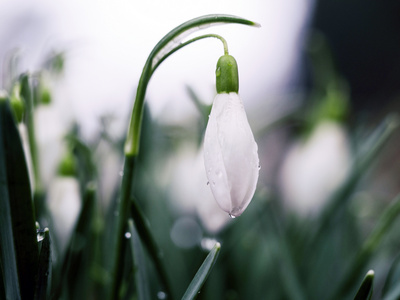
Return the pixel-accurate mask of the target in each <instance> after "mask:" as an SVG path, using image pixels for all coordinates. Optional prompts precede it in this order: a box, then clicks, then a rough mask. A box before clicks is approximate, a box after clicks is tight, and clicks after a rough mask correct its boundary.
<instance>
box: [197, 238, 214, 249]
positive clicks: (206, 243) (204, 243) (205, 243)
mask: <svg viewBox="0 0 400 300" xmlns="http://www.w3.org/2000/svg"><path fill="white" fill-rule="evenodd" d="M216 243H218V241H217V240H216V239H211V238H203V239H202V240H201V243H200V245H201V248H203V249H204V250H207V251H210V250H211V249H212V248H213V247H214V246H215V244H216Z"/></svg>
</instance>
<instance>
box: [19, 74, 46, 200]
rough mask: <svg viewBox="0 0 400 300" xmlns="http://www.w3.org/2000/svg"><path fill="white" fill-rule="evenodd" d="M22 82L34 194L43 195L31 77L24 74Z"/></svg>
mask: <svg viewBox="0 0 400 300" xmlns="http://www.w3.org/2000/svg"><path fill="white" fill-rule="evenodd" d="M20 82H21V95H22V97H23V98H24V100H25V105H26V114H25V115H26V126H27V128H28V140H29V149H30V152H31V153H30V155H31V158H32V167H33V174H34V177H35V178H34V182H35V186H34V187H32V189H33V192H34V193H39V194H41V193H42V182H41V177H40V170H39V154H38V150H37V145H36V137H35V120H34V99H33V93H32V87H31V83H30V75H29V74H28V73H24V74H22V75H21V77H20Z"/></svg>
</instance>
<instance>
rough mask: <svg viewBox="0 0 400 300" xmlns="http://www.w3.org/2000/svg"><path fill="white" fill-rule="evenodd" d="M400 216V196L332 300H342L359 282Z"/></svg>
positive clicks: (368, 240)
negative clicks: (359, 278) (357, 281)
mask: <svg viewBox="0 0 400 300" xmlns="http://www.w3.org/2000/svg"><path fill="white" fill-rule="evenodd" d="M399 215H400V195H398V196H397V197H396V198H395V199H394V200H393V201H392V203H391V204H390V205H389V206H388V207H387V208H386V209H385V211H384V212H383V213H382V215H381V216H380V218H379V220H378V222H377V224H376V226H375V228H374V229H373V230H372V232H371V234H370V235H369V237H368V238H367V240H366V241H365V242H364V244H363V246H362V248H361V249H360V251H359V253H358V254H357V256H356V258H355V259H354V260H353V262H352V263H351V265H350V266H349V269H348V270H347V272H346V273H345V274H344V276H343V277H342V278H341V281H340V284H339V287H338V289H337V290H336V292H335V294H334V296H333V297H331V298H330V299H341V298H343V296H344V295H346V294H347V293H348V292H349V291H350V289H351V288H352V287H353V286H354V281H355V280H357V277H358V275H359V274H360V272H361V270H362V269H363V268H364V267H365V265H366V263H367V262H368V261H369V260H370V259H371V257H372V256H373V254H374V253H375V251H376V249H377V248H378V246H379V245H380V243H381V241H382V239H383V238H384V237H385V236H386V235H387V233H388V232H389V230H390V229H391V227H392V225H393V224H395V221H396V220H397V219H398V216H399Z"/></svg>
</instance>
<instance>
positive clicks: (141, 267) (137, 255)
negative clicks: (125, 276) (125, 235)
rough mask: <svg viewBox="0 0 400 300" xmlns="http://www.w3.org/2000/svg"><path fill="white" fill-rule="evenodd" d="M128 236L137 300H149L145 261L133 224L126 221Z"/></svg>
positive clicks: (131, 221) (130, 221)
mask: <svg viewBox="0 0 400 300" xmlns="http://www.w3.org/2000/svg"><path fill="white" fill-rule="evenodd" d="M128 228H129V232H130V234H131V236H130V240H129V241H130V246H131V247H130V249H131V251H132V257H133V269H134V270H135V281H136V290H137V296H138V300H150V292H149V282H148V279H147V275H146V261H145V257H144V254H143V250H142V247H141V243H140V239H139V235H138V233H137V231H136V228H135V226H134V224H133V220H132V219H130V220H129V221H128Z"/></svg>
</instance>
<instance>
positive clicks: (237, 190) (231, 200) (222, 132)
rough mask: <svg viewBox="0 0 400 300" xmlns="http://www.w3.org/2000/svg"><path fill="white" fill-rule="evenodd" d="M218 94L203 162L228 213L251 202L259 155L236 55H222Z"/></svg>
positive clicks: (238, 211) (234, 214)
mask: <svg viewBox="0 0 400 300" xmlns="http://www.w3.org/2000/svg"><path fill="white" fill-rule="evenodd" d="M216 85H217V93H218V94H217V95H216V97H215V99H214V104H213V107H212V109H211V114H210V116H209V121H208V125H207V129H206V133H205V138H204V165H205V168H206V175H207V178H208V182H209V186H210V187H211V191H212V193H213V195H214V198H215V200H216V201H217V203H218V205H219V206H220V207H221V209H222V210H224V211H226V212H227V213H228V214H229V216H231V217H237V216H240V215H241V214H242V213H243V211H244V210H245V209H246V207H247V206H248V205H249V203H250V201H251V199H252V197H253V195H254V192H255V189H256V185H257V180H258V173H259V159H258V153H257V149H258V147H257V144H256V142H255V140H254V136H253V133H252V131H251V128H250V125H249V122H248V121H247V117H246V112H245V111H244V108H243V103H242V100H241V99H240V97H239V95H238V90H239V80H238V69H237V64H236V61H235V59H234V58H233V57H232V56H230V55H227V54H226V55H224V56H222V57H221V58H220V59H219V60H218V63H217V70H216Z"/></svg>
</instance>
